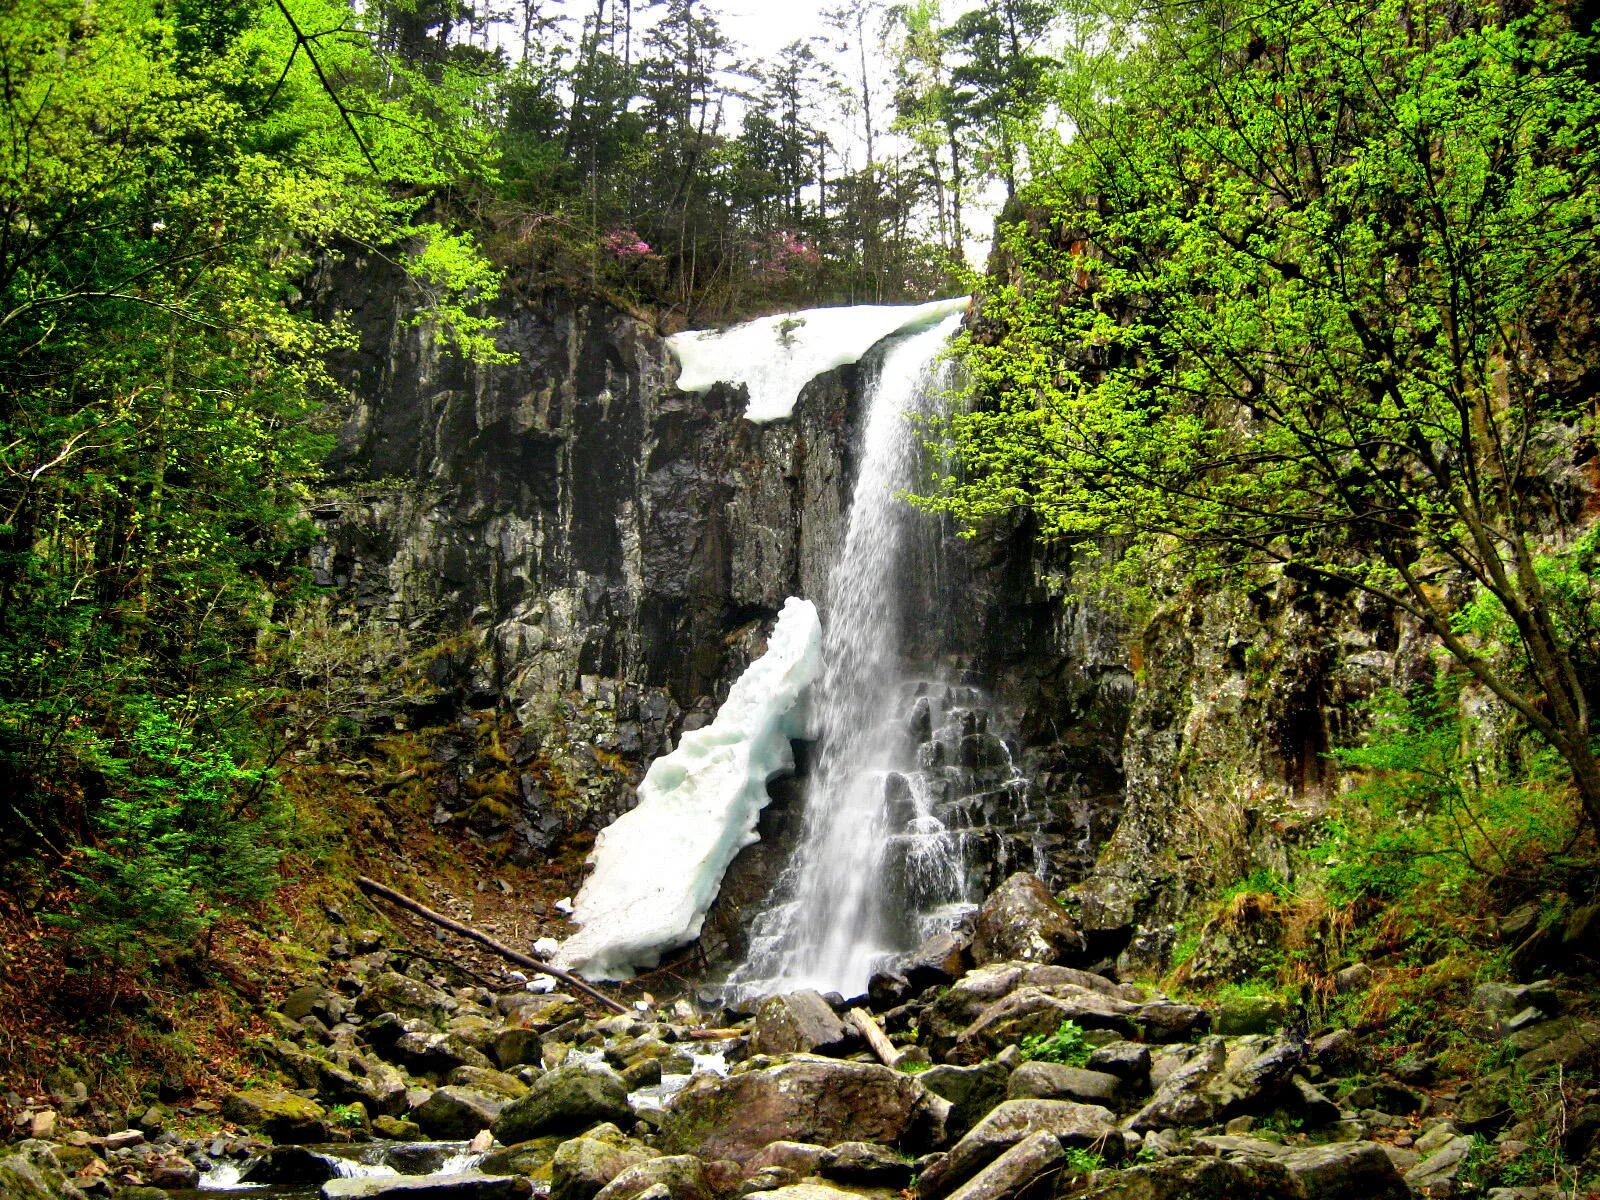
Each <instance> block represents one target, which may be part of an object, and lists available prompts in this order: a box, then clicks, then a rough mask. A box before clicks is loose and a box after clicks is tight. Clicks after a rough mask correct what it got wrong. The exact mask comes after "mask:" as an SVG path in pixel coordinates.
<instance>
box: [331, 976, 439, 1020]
mask: <svg viewBox="0 0 1600 1200" xmlns="http://www.w3.org/2000/svg"><path fill="white" fill-rule="evenodd" d="M460 1007H461V1004H460V1002H459V1001H458V1000H456V999H455V998H454V997H452V996H449V995H446V994H445V993H444V992H441V991H440V990H439V989H438V988H436V987H430V986H429V985H428V984H426V983H423V982H422V981H421V980H420V979H412V978H411V977H410V976H408V975H402V974H400V973H399V972H398V971H380V972H378V973H377V974H376V975H373V976H371V977H370V978H369V979H368V980H367V986H366V987H365V988H363V989H362V992H361V997H360V999H358V1000H357V1001H356V1009H357V1011H358V1012H360V1013H361V1014H362V1015H363V1016H367V1017H375V1016H377V1015H378V1014H379V1013H386V1012H388V1013H394V1014H395V1015H397V1016H401V1017H414V1018H416V1019H418V1020H423V1021H430V1022H434V1023H438V1022H441V1021H445V1020H448V1019H449V1017H450V1016H451V1014H452V1013H454V1012H455V1011H456V1010H457V1009H458V1008H460Z"/></svg>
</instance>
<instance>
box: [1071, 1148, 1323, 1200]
mask: <svg viewBox="0 0 1600 1200" xmlns="http://www.w3.org/2000/svg"><path fill="white" fill-rule="evenodd" d="M1200 1197H1204V1200H1306V1194H1305V1191H1304V1190H1303V1189H1302V1188H1301V1186H1300V1181H1299V1180H1297V1179H1296V1178H1295V1177H1294V1176H1293V1175H1292V1174H1291V1173H1290V1172H1289V1169H1288V1168H1287V1167H1285V1166H1284V1165H1283V1164H1282V1163H1280V1162H1275V1161H1272V1160H1252V1159H1244V1160H1240V1159H1220V1158H1193V1157H1183V1156H1180V1157H1175V1158H1167V1159H1163V1160H1162V1161H1160V1162H1155V1163H1149V1164H1146V1165H1144V1166H1138V1167H1130V1168H1129V1169H1128V1170H1126V1171H1117V1172H1114V1173H1112V1172H1108V1173H1107V1174H1106V1175H1105V1176H1103V1177H1102V1176H1099V1175H1097V1176H1095V1178H1094V1180H1093V1181H1092V1182H1091V1184H1090V1185H1089V1188H1088V1190H1087V1191H1084V1192H1079V1193H1077V1194H1076V1195H1075V1196H1074V1200H1198V1198H1200Z"/></svg>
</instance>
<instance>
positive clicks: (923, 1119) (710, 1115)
mask: <svg viewBox="0 0 1600 1200" xmlns="http://www.w3.org/2000/svg"><path fill="white" fill-rule="evenodd" d="M949 1111H950V1105H949V1103H948V1102H947V1101H945V1100H943V1099H941V1098H940V1097H938V1096H936V1095H935V1094H934V1093H932V1092H930V1091H929V1090H928V1089H927V1088H925V1087H923V1086H922V1084H921V1083H919V1082H917V1080H916V1079H915V1078H913V1077H911V1076H908V1075H902V1074H901V1073H900V1072H898V1071H892V1070H890V1069H889V1068H888V1067H884V1066H880V1065H878V1064H877V1063H861V1062H844V1061H839V1060H835V1059H825V1058H809V1057H806V1058H796V1059H793V1060H791V1061H789V1062H784V1063H779V1064H777V1065H774V1066H770V1067H762V1068H757V1069H752V1070H747V1071H742V1072H740V1073H738V1074H734V1075H730V1076H728V1077H727V1078H725V1079H724V1078H718V1077H716V1076H712V1075H702V1076H697V1077H696V1078H695V1079H694V1080H692V1081H691V1082H690V1083H689V1085H688V1086H687V1087H685V1088H684V1089H683V1090H682V1091H681V1092H679V1093H678V1094H677V1096H675V1097H674V1098H673V1100H672V1103H671V1105H670V1107H669V1108H668V1110H667V1113H666V1118H665V1121H664V1122H663V1126H662V1131H661V1139H660V1144H661V1146H662V1148H663V1149H665V1150H667V1151H668V1152H669V1153H671V1154H696V1155H699V1156H700V1157H701V1158H706V1159H717V1158H728V1159H732V1160H733V1161H735V1162H738V1163H741V1164H746V1163H748V1162H750V1161H751V1160H752V1158H753V1157H754V1156H755V1155H756V1154H757V1153H758V1152H759V1151H760V1150H761V1149H762V1148H763V1147H765V1146H768V1145H770V1144H771V1143H773V1142H781V1141H789V1142H816V1143H818V1144H821V1145H825V1146H832V1145H837V1144H838V1143H840V1142H843V1141H851V1140H861V1141H872V1142H878V1143H880V1144H882V1145H886V1146H895V1147H897V1148H899V1149H903V1150H908V1151H911V1152H920V1151H922V1150H925V1149H930V1148H932V1147H934V1146H936V1145H938V1144H939V1143H940V1142H941V1141H943V1139H944V1136H945V1121H946V1119H947V1117H948V1115H949Z"/></svg>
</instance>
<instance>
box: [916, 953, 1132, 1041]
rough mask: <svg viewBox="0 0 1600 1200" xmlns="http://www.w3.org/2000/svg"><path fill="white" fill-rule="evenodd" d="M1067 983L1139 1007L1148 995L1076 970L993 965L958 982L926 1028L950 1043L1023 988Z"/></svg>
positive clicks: (939, 1002)
mask: <svg viewBox="0 0 1600 1200" xmlns="http://www.w3.org/2000/svg"><path fill="white" fill-rule="evenodd" d="M1067 983H1070V984H1074V985H1076V986H1077V987H1080V988H1082V989H1084V990H1085V991H1091V992H1099V993H1101V994H1102V995H1105V996H1111V997H1114V998H1116V999H1118V1000H1123V1001H1127V1002H1128V1003H1130V1004H1138V1003H1140V1002H1141V1001H1142V1000H1143V999H1144V993H1142V992H1141V991H1140V990H1139V989H1138V988H1136V987H1133V986H1131V985H1129V984H1119V983H1112V982H1111V981H1110V980H1109V979H1106V978H1105V977H1104V976H1102V975H1095V974H1093V973H1092V972H1089V971H1080V970H1077V969H1076V968H1073V967H1058V966H1044V965H1040V964H1038V963H1018V962H1008V963H991V964H990V965H988V966H984V967H978V968H976V969H974V970H971V971H968V972H967V973H966V974H965V975H963V976H961V978H959V979H957V980H956V982H955V983H954V984H953V985H951V987H950V989H949V990H948V991H946V992H945V993H944V995H942V996H940V997H939V998H938V999H937V1000H935V1001H934V1002H933V1004H932V1005H930V1006H929V1008H928V1011H927V1015H926V1017H925V1019H924V1022H923V1024H924V1025H925V1026H926V1027H927V1028H928V1031H929V1032H930V1033H931V1034H933V1035H934V1037H935V1038H942V1039H944V1040H946V1041H950V1040H953V1039H954V1038H955V1037H956V1035H957V1034H959V1033H960V1032H961V1031H962V1030H963V1029H965V1028H966V1027H967V1026H968V1025H970V1024H972V1022H973V1021H975V1020H976V1019H977V1017H978V1014H979V1013H981V1012H982V1011H983V1010H984V1009H986V1008H988V1007H989V1006H990V1005H991V1004H993V1003H994V1002H995V1001H996V1000H1000V999H1002V998H1004V997H1005V996H1008V995H1010V994H1011V993H1012V992H1014V991H1016V990H1017V989H1018V988H1020V987H1037V988H1050V987H1054V986H1056V985H1058V984H1067Z"/></svg>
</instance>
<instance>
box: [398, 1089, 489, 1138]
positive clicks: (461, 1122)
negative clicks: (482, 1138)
mask: <svg viewBox="0 0 1600 1200" xmlns="http://www.w3.org/2000/svg"><path fill="white" fill-rule="evenodd" d="M504 1107H505V1103H504V1101H502V1100H498V1099H495V1098H494V1097H492V1096H487V1095H485V1094H484V1093H483V1092H481V1091H477V1090H476V1089H473V1088H467V1087H461V1086H459V1085H457V1084H450V1085H448V1086H446V1087H442V1088H438V1089H436V1090H435V1091H434V1092H433V1093H432V1094H431V1095H429V1097H428V1098H427V1099H426V1100H424V1101H423V1102H422V1103H421V1104H419V1105H418V1106H417V1107H416V1108H414V1109H412V1110H411V1119H412V1120H413V1121H415V1122H416V1123H417V1124H418V1125H420V1126H421V1127H422V1129H423V1131H424V1132H426V1133H428V1134H431V1135H432V1136H433V1137H436V1138H439V1139H441V1140H444V1141H451V1140H462V1141H464V1140H466V1139H467V1138H470V1137H472V1136H473V1135H474V1134H476V1133H477V1132H478V1131H479V1130H480V1129H488V1128H489V1127H490V1126H491V1125H493V1124H494V1123H495V1119H496V1118H497V1117H499V1115H500V1112H501V1110H502V1109H503V1108H504ZM500 1140H501V1141H506V1140H508V1139H505V1138H501V1139H500Z"/></svg>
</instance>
